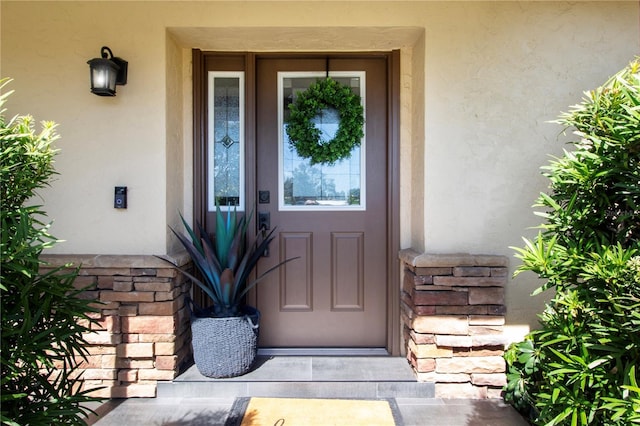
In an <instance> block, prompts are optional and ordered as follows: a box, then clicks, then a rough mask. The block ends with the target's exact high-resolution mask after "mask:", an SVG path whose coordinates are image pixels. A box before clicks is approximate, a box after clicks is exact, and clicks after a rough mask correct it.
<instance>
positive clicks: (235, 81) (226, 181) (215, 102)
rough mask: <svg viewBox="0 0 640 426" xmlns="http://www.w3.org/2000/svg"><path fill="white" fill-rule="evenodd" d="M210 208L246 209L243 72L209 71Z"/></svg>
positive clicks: (212, 209) (208, 181) (208, 177)
mask: <svg viewBox="0 0 640 426" xmlns="http://www.w3.org/2000/svg"><path fill="white" fill-rule="evenodd" d="M208 83H209V99H208V109H209V112H208V113H209V120H208V123H209V129H208V141H207V151H208V152H207V163H208V164H207V184H208V185H207V186H208V194H207V195H208V196H207V199H208V210H209V211H215V209H216V203H217V204H219V205H220V206H221V207H235V208H237V209H238V210H244V204H245V200H244V163H245V159H244V154H245V151H244V145H245V140H244V107H245V105H244V72H235V71H234V72H222V71H212V72H209V80H208Z"/></svg>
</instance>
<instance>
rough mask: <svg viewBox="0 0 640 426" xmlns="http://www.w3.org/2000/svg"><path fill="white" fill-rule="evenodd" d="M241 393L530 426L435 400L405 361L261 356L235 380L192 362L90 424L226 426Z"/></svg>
mask: <svg viewBox="0 0 640 426" xmlns="http://www.w3.org/2000/svg"><path fill="white" fill-rule="evenodd" d="M239 396H273V397H309V398H366V399H374V398H394V399H395V400H396V403H397V405H398V408H399V410H400V415H401V417H402V421H403V424H404V425H405V426H410V425H415V426H423V425H424V426H427V425H438V426H448V425H451V426H458V425H460V426H475V425H477V426H520V425H522V426H526V425H527V424H528V423H527V422H526V421H525V420H524V419H523V418H522V417H521V416H520V415H519V414H518V413H517V412H516V411H515V410H514V409H513V408H512V407H510V406H508V405H506V404H504V403H503V402H502V401H501V400H468V399H436V398H433V385H432V384H428V383H416V382H415V378H414V377H413V373H412V372H411V369H410V368H409V366H408V364H407V362H406V360H405V359H403V358H394V357H318V356H312V357H310V356H297V357H290V356H268V357H261V358H259V359H258V361H257V362H256V368H254V369H253V371H251V372H250V373H248V374H246V375H244V376H241V377H235V378H232V379H210V378H207V377H203V376H202V375H200V373H199V372H198V371H197V369H196V368H195V367H192V368H191V369H189V370H188V371H187V372H185V373H184V374H183V375H181V376H180V377H178V378H177V379H176V380H174V381H173V382H167V383H163V384H161V385H160V386H159V388H158V397H157V398H132V399H128V400H112V401H109V402H108V403H106V404H104V405H102V406H100V407H99V409H98V411H99V412H100V414H101V416H100V417H99V418H98V419H97V420H96V419H91V420H90V422H89V424H95V425H97V426H127V425H158V426H160V425H162V426H178V425H192V426H200V425H202V426H204V425H224V423H225V421H226V418H227V415H228V413H229V412H230V410H231V407H232V405H233V402H234V400H235V398H236V397H239ZM345 424H346V425H348V421H347V422H346V423H345ZM289 426H293V425H289ZM304 426H306V425H304Z"/></svg>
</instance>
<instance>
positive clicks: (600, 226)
mask: <svg viewBox="0 0 640 426" xmlns="http://www.w3.org/2000/svg"><path fill="white" fill-rule="evenodd" d="M639 70H640V63H639V62H638V61H637V60H636V61H634V62H632V63H631V64H630V65H629V66H628V67H626V68H625V69H623V70H622V71H620V72H619V73H618V74H616V75H615V76H614V77H612V78H611V79H610V80H609V81H608V82H606V83H605V84H604V85H603V86H602V87H600V88H598V89H596V90H593V91H591V92H589V93H587V94H586V98H585V99H583V101H582V103H581V104H579V105H576V106H574V107H572V108H571V110H570V111H569V112H567V113H564V114H562V115H561V116H560V118H559V120H558V123H560V124H562V125H564V126H566V127H567V128H574V129H575V132H574V134H575V135H577V136H578V138H579V140H578V141H575V142H572V145H573V148H574V150H573V151H571V152H569V151H566V150H565V152H564V156H563V157H561V158H555V159H554V160H552V161H551V162H550V164H549V165H548V166H546V167H543V170H544V175H545V176H546V177H548V178H549V180H550V195H549V194H545V193H543V194H541V195H540V197H539V198H538V200H537V203H536V205H535V207H539V208H542V209H543V210H542V211H540V212H537V214H538V215H540V216H542V217H543V218H544V220H545V223H544V224H542V225H541V226H540V228H541V230H540V232H539V234H538V235H537V237H536V238H534V239H533V240H527V239H525V247H524V248H515V250H516V257H518V258H519V259H521V260H522V265H521V266H520V267H519V269H518V270H517V271H516V274H517V273H520V272H522V271H533V272H535V273H536V274H538V276H539V277H541V278H544V279H546V282H545V283H544V284H543V285H542V286H541V287H540V288H539V289H538V290H537V291H536V292H535V293H534V294H537V293H539V292H542V291H545V290H553V291H555V296H554V297H553V299H552V300H551V301H550V302H549V303H548V304H547V306H546V309H545V312H544V313H543V314H542V315H541V316H540V322H541V328H540V329H539V330H535V331H533V332H532V333H530V334H529V335H528V336H527V337H526V339H525V341H524V342H519V343H515V344H513V345H511V346H510V348H509V349H508V350H507V352H506V353H505V360H506V362H507V365H508V377H507V379H508V383H507V386H506V387H505V400H506V401H508V402H510V403H512V404H513V405H514V406H515V407H516V408H517V409H519V410H520V411H521V412H522V413H524V414H525V415H528V416H530V417H531V419H532V420H533V421H534V422H535V423H538V424H547V425H556V424H572V425H576V424H584V425H586V424H597V425H628V424H631V423H640V389H639V388H638V382H639V380H638V374H639V373H640V372H639V371H638V367H637V366H638V365H640V220H639V217H640V74H639Z"/></svg>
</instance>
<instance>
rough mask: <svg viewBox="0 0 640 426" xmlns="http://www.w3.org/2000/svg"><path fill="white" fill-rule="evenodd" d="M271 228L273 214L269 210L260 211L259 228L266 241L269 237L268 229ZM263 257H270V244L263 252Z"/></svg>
mask: <svg viewBox="0 0 640 426" xmlns="http://www.w3.org/2000/svg"><path fill="white" fill-rule="evenodd" d="M270 229H271V214H270V213H269V212H258V230H259V231H260V237H261V238H262V240H263V241H264V239H265V238H267V231H268V230H270ZM262 256H263V257H269V246H268V245H267V248H266V249H265V251H264V253H262Z"/></svg>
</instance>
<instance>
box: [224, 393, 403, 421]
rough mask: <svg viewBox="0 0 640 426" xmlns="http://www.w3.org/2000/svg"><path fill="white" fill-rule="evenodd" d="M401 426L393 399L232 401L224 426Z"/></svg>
mask: <svg viewBox="0 0 640 426" xmlns="http://www.w3.org/2000/svg"><path fill="white" fill-rule="evenodd" d="M330 425H349V426H360V425H361V426H402V418H401V417H400V412H399V410H398V406H397V404H396V401H395V400H394V399H376V400H363V399H302V398H236V400H235V402H234V403H233V407H232V409H231V413H230V414H229V417H228V418H227V421H226V423H225V426H330Z"/></svg>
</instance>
